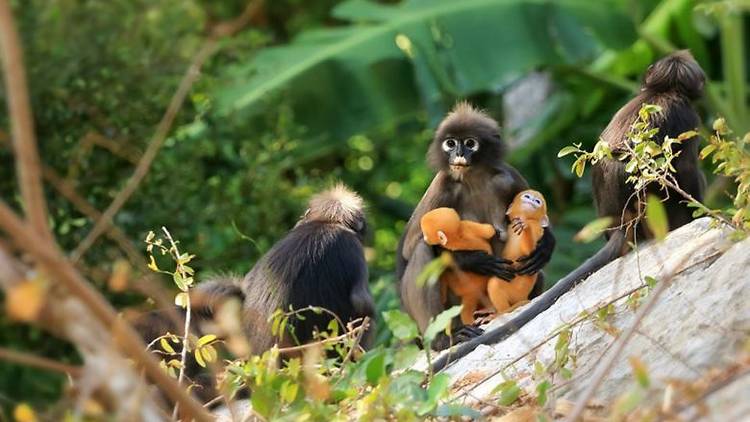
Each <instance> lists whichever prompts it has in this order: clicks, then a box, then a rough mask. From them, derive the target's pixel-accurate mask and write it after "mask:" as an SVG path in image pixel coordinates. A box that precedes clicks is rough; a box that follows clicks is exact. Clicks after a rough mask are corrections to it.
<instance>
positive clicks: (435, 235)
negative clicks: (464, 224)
mask: <svg viewBox="0 0 750 422" xmlns="http://www.w3.org/2000/svg"><path fill="white" fill-rule="evenodd" d="M419 226H420V227H421V228H422V234H423V235H424V241H425V242H427V244H428V245H442V246H446V245H447V244H448V241H449V239H453V238H455V236H456V233H457V232H458V230H459V228H460V226H461V217H460V216H459V215H458V213H457V212H456V210H454V209H453V208H435V209H434V210H432V211H430V212H428V213H426V214H425V215H423V216H422V219H421V220H420V221H419Z"/></svg>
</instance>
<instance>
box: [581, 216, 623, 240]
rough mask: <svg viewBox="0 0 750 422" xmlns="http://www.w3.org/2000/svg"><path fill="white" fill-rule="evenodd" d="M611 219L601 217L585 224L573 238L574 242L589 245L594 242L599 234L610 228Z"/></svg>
mask: <svg viewBox="0 0 750 422" xmlns="http://www.w3.org/2000/svg"><path fill="white" fill-rule="evenodd" d="M612 220H613V218H612V217H601V218H597V219H596V220H594V221H592V222H590V223H588V224H586V225H585V226H584V227H583V228H582V229H581V230H580V231H579V232H578V233H576V235H575V236H573V240H574V241H576V242H583V243H589V242H592V241H594V240H595V239H596V238H597V237H599V235H600V234H601V233H603V232H604V231H605V230H607V229H608V228H609V227H611V226H612Z"/></svg>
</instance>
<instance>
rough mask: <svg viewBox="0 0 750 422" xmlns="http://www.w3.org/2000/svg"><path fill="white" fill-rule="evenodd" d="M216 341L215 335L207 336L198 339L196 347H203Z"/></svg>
mask: <svg viewBox="0 0 750 422" xmlns="http://www.w3.org/2000/svg"><path fill="white" fill-rule="evenodd" d="M214 340H216V336H215V335H213V334H206V335H205V336H203V337H201V338H199V339H198V342H197V343H196V346H195V347H202V346H205V345H207V344H208V343H211V342H212V341H214Z"/></svg>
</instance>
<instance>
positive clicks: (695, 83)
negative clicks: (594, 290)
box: [433, 50, 706, 371]
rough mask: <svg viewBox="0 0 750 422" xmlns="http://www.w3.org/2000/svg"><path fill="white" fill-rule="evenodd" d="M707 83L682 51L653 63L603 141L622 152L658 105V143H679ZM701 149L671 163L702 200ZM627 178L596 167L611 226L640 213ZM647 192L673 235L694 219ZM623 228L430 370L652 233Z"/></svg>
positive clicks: (498, 334) (675, 201) (600, 200)
mask: <svg viewBox="0 0 750 422" xmlns="http://www.w3.org/2000/svg"><path fill="white" fill-rule="evenodd" d="M705 79H706V76H705V74H704V73H703V69H701V67H700V65H699V64H698V63H697V62H696V61H695V59H693V56H692V55H691V54H690V53H689V52H688V51H686V50H683V51H678V52H676V53H673V54H671V55H669V56H667V57H664V58H663V59H661V60H659V61H657V62H656V63H654V64H652V65H651V66H649V68H648V70H647V71H646V74H645V75H644V77H643V83H642V85H641V91H640V93H639V94H638V95H637V96H636V97H635V98H633V99H632V100H630V101H629V102H628V103H627V104H625V105H624V106H623V107H622V108H621V109H620V110H619V111H618V112H617V113H616V114H615V116H614V117H613V118H612V121H610V122H609V125H607V127H606V128H605V129H604V131H603V132H602V135H601V138H602V140H603V141H605V142H607V144H609V147H610V149H611V150H612V152H613V153H614V154H617V152H618V151H621V150H622V149H623V147H624V146H625V142H626V141H627V133H628V130H629V129H630V126H631V125H632V124H633V122H634V121H635V119H636V118H637V117H638V111H639V110H640V109H641V107H642V105H643V104H656V105H659V106H661V108H662V111H661V112H660V113H657V114H656V115H653V116H652V118H651V122H650V124H651V126H652V127H655V128H659V132H658V134H657V136H659V137H660V138H663V137H664V136H669V137H670V138H677V137H678V136H679V135H680V134H681V133H684V132H687V131H689V130H693V129H696V128H697V127H698V125H699V124H700V117H699V116H698V113H696V111H695V109H693V107H692V105H691V101H692V100H695V99H698V98H699V97H700V96H701V95H702V93H703V85H704V82H705ZM699 144H700V139H697V137H696V138H693V139H689V140H686V141H683V142H682V143H681V144H678V145H676V146H675V148H674V151H675V152H678V151H679V155H678V156H677V157H676V158H675V160H674V161H673V165H674V168H675V170H676V175H675V177H676V179H677V182H678V184H679V186H680V187H681V188H682V189H683V190H685V191H686V192H687V193H689V194H690V195H692V196H693V197H694V198H695V199H696V200H698V201H701V200H702V199H703V191H704V190H705V178H704V176H703V174H702V173H701V171H700V168H699V164H698V147H699ZM626 178H627V175H626V173H625V163H623V162H622V161H619V160H617V159H611V160H609V159H608V160H602V161H600V162H599V163H598V164H597V165H596V166H595V167H594V169H593V173H592V183H593V192H594V203H595V204H596V207H597V212H598V214H599V216H602V217H603V216H609V217H613V218H614V221H615V222H618V223H619V222H620V221H621V219H622V218H624V219H627V220H632V219H634V218H636V217H637V216H638V215H639V214H640V210H639V209H638V207H639V206H640V205H639V204H638V203H637V202H638V201H637V200H636V199H635V191H634V189H633V186H632V185H631V184H629V183H626V182H625V179H626ZM648 192H649V193H652V194H654V195H657V196H660V197H662V198H663V199H666V201H665V202H664V204H665V207H666V209H667V216H668V220H669V228H670V229H671V230H674V229H676V228H678V227H680V226H682V225H684V224H687V223H688V222H690V221H692V220H693V216H692V210H691V209H690V208H688V207H687V205H686V204H685V201H684V200H683V198H682V197H681V196H680V195H679V194H678V193H677V192H674V191H671V190H669V191H668V192H667V195H666V196H665V194H664V192H663V191H661V190H660V189H658V188H657V187H655V186H651V187H649V188H648ZM623 223H626V224H618V226H617V228H616V229H615V230H613V231H611V232H610V233H609V239H608V241H607V243H606V244H605V245H604V247H602V249H600V250H599V252H597V253H596V254H595V255H594V256H592V257H591V258H589V259H587V260H586V261H585V262H584V263H583V264H582V265H581V266H579V267H578V268H576V269H575V270H573V272H571V273H570V274H568V275H567V276H565V277H564V278H563V279H561V280H560V281H558V282H557V283H556V284H555V285H554V286H553V287H552V288H551V289H550V290H549V291H547V292H545V293H544V295H542V296H541V297H540V298H539V299H538V300H536V301H535V302H534V303H532V305H531V306H529V307H528V308H527V309H525V310H524V311H523V312H521V313H520V314H519V315H518V316H517V317H515V318H513V320H511V321H510V322H508V323H507V324H504V325H502V326H500V327H497V328H495V329H493V330H492V331H489V332H487V333H485V334H484V335H482V336H481V337H478V338H475V339H472V340H471V341H468V342H466V343H464V344H462V345H461V346H459V347H458V348H457V349H456V350H455V351H454V352H453V353H451V354H450V355H447V356H443V357H441V358H440V359H438V360H437V361H436V362H435V364H434V365H433V370H435V371H439V370H441V369H442V368H444V367H445V365H447V364H448V362H449V361H450V360H457V359H459V358H461V357H463V356H466V355H467V354H468V353H470V352H471V351H472V350H474V348H476V347H477V346H478V345H480V344H493V343H497V342H499V341H501V340H503V339H505V338H507V337H508V336H510V335H511V334H513V333H514V332H515V331H517V330H518V329H519V328H521V327H522V326H523V325H524V324H526V323H527V322H529V321H531V320H532V319H534V317H536V316H537V315H539V314H540V313H542V312H544V311H545V310H546V309H547V308H549V307H550V306H552V304H553V303H555V301H557V299H558V298H559V297H560V296H562V295H563V294H564V293H566V292H567V291H568V290H570V289H571V288H572V287H573V286H575V285H576V284H577V283H578V282H580V281H582V280H583V279H585V278H586V277H587V276H589V275H590V274H591V273H593V272H595V271H597V270H598V269H600V268H601V267H603V266H605V265H606V264H608V263H609V262H611V261H613V260H615V259H616V258H618V257H620V256H622V255H624V254H625V253H626V252H628V250H629V247H628V245H627V241H628V240H630V239H632V237H633V236H635V237H636V238H639V239H648V238H649V237H651V234H650V233H648V232H647V231H645V230H641V229H640V228H639V230H638V231H637V232H636V231H634V230H631V229H630V226H632V224H631V223H632V221H631V223H628V222H627V221H623ZM613 229H614V227H613Z"/></svg>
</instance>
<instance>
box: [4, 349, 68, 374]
mask: <svg viewBox="0 0 750 422" xmlns="http://www.w3.org/2000/svg"><path fill="white" fill-rule="evenodd" d="M0 359H2V360H6V361H8V362H13V363H18V364H21V365H24V366H30V367H33V368H39V369H45V370H47V371H53V372H60V373H63V374H68V375H70V376H72V377H76V378H77V377H79V376H80V375H81V368H80V367H78V366H73V365H66V364H64V363H61V362H58V361H56V360H52V359H47V358H43V357H41V356H36V355H32V354H29V353H21V352H17V351H15V350H11V349H6V348H5V347H0Z"/></svg>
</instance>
